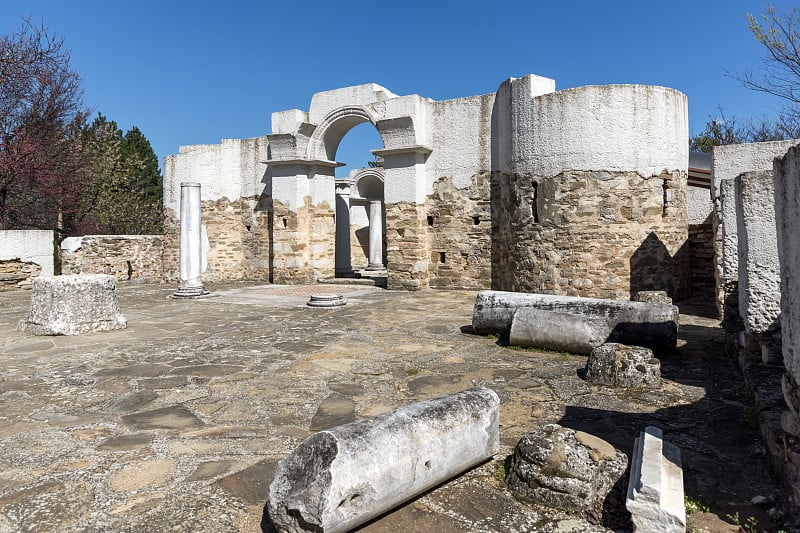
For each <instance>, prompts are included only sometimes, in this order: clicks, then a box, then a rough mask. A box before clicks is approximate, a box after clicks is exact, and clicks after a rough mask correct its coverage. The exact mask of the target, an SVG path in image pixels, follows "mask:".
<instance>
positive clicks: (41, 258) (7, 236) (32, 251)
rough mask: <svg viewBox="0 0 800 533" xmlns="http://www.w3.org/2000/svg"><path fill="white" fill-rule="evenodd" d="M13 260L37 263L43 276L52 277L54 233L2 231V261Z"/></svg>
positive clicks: (0, 243)
mask: <svg viewBox="0 0 800 533" xmlns="http://www.w3.org/2000/svg"><path fill="white" fill-rule="evenodd" d="M13 259H19V260H20V261H23V262H25V263H36V264H37V265H39V266H40V267H41V268H42V273H41V275H42V276H52V275H53V231H52V230H32V229H23V230H3V231H0V260H5V261H8V260H13Z"/></svg>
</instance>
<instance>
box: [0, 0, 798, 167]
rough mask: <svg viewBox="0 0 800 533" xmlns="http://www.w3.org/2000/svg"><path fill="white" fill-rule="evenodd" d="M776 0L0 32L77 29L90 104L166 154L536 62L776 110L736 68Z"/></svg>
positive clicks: (275, 10) (140, 22)
mask: <svg viewBox="0 0 800 533" xmlns="http://www.w3.org/2000/svg"><path fill="white" fill-rule="evenodd" d="M765 5H766V4H765V3H762V2H754V1H735V0H727V1H726V0H707V1H704V2H689V1H683V0H674V1H662V2H648V1H643V0H638V1H635V2H634V1H630V2H629V1H614V0H605V1H598V0H594V1H583V0H577V1H571V2H570V1H561V2H535V1H524V0H519V1H508V0H494V1H490V2H474V1H472V0H465V1H462V2H437V1H435V0H428V1H417V0H404V1H402V2H398V1H395V2H382V1H380V0H378V1H372V2H355V1H345V0H343V1H327V2H321V1H316V0H310V1H302V2H300V1H294V2H292V1H286V0H283V1H272V0H269V1H267V0H262V1H235V0H231V1H229V2H206V1H202V0H196V1H193V2H188V1H182V0H176V1H171V0H159V1H151V0H138V1H136V2H114V1H109V0H103V1H80V0H76V1H75V2H65V1H64V0H3V7H2V14H0V32H2V33H9V32H11V31H13V30H14V29H15V28H16V27H18V26H19V23H20V21H21V17H22V16H26V17H27V16H30V17H31V18H32V19H33V20H34V21H41V22H44V23H45V24H46V25H47V26H48V27H49V28H50V29H51V31H53V32H54V33H56V34H58V35H60V36H62V37H64V39H65V41H66V45H67V47H68V48H70V49H71V51H72V64H73V67H74V68H75V70H77V71H78V72H79V73H80V74H81V75H82V77H83V80H84V83H83V86H84V92H85V99H86V103H87V104H88V105H90V106H91V107H92V108H93V109H94V110H95V111H99V112H102V113H103V114H104V115H106V116H107V117H109V118H110V119H112V120H115V121H117V123H118V124H119V125H120V127H121V128H122V129H128V128H130V127H131V126H133V125H136V126H138V127H139V128H140V129H141V130H142V132H143V133H144V134H145V136H147V138H148V139H150V141H151V143H152V144H153V147H154V149H155V150H156V153H157V154H158V156H159V159H160V160H161V161H162V163H163V159H164V156H166V155H168V154H172V153H176V152H177V151H178V147H179V146H180V145H184V144H200V143H217V142H219V140H220V139H222V138H245V137H255V136H259V135H264V134H267V133H269V132H270V115H271V113H272V112H274V111H282V110H285V109H291V108H299V109H304V110H307V109H308V105H309V102H310V99H311V95H312V94H313V93H315V92H318V91H322V90H328V89H334V88H337V87H344V86H348V85H357V84H361V83H367V82H375V83H378V84H380V85H383V86H384V87H386V88H387V89H389V90H391V91H392V92H394V93H396V94H400V95H404V94H415V93H416V94H419V95H421V96H424V97H428V98H433V99H435V100H442V99H447V98H456V97H460V96H470V95H475V94H484V93H490V92H494V91H495V90H496V89H497V86H498V85H499V84H500V83H501V82H502V81H503V80H504V79H506V78H508V77H512V76H513V77H519V76H522V75H525V74H529V73H534V74H538V75H541V76H547V77H550V78H554V79H555V80H556V86H557V88H558V89H565V88H569V87H576V86H580V85H597V84H608V83H642V84H652V85H664V86H668V87H674V88H676V89H678V90H680V91H682V92H684V93H685V94H686V95H687V96H688V97H689V121H690V132H691V133H692V134H696V133H699V132H700V131H702V129H703V125H704V123H705V122H706V120H707V119H708V117H709V115H712V116H717V115H718V111H717V107H718V106H721V107H722V109H723V110H724V112H725V114H726V115H727V116H736V117H737V118H739V119H746V118H749V117H760V116H764V115H766V116H768V117H771V116H774V115H775V114H776V113H777V111H778V108H779V106H780V102H778V101H776V100H775V99H774V98H772V97H769V96H768V95H763V94H760V93H756V92H753V91H750V90H748V89H745V88H743V87H741V86H740V84H739V83H738V82H737V81H736V80H735V79H732V78H731V77H730V76H729V74H728V73H731V74H737V73H741V72H744V71H745V70H747V69H749V68H753V69H758V68H759V65H760V61H761V57H762V56H763V53H764V52H763V51H762V48H761V46H760V45H759V44H758V43H757V42H755V40H754V39H753V38H752V35H751V34H750V32H749V30H748V27H747V20H746V13H748V12H753V13H758V12H760V11H761V10H763V8H764V7H765ZM774 5H775V6H776V8H777V9H778V10H779V11H785V10H786V8H787V6H789V5H791V3H790V2H786V1H785V0H780V1H778V2H774ZM376 142H377V143H378V144H380V140H379V138H378V137H377V133H375V132H374V130H371V129H370V127H369V126H368V125H362V126H359V127H357V128H356V129H354V130H353V131H351V133H349V134H348V135H347V136H346V137H345V139H344V141H343V142H342V145H341V146H340V151H339V153H338V154H337V159H338V160H339V161H345V162H348V163H351V164H353V163H355V164H356V165H361V164H363V162H364V161H366V160H367V159H371V157H372V156H371V154H370V153H369V152H368V149H369V148H376V147H378V146H376Z"/></svg>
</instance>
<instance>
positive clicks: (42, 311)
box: [17, 274, 128, 335]
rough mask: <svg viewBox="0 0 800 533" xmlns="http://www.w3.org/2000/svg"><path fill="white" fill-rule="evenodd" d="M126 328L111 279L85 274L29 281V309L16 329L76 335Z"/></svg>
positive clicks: (104, 275)
mask: <svg viewBox="0 0 800 533" xmlns="http://www.w3.org/2000/svg"><path fill="white" fill-rule="evenodd" d="M127 325H128V321H127V320H126V319H125V317H124V316H122V313H121V312H120V309H119V303H118V301H117V292H116V282H115V281H114V277H113V276H109V275H107V274H86V275H70V276H40V277H38V278H36V279H35V280H33V292H32V293H31V309H30V312H29V313H28V316H27V317H26V318H25V319H23V320H21V321H20V322H19V325H18V326H17V329H18V330H19V331H24V332H26V333H31V334H33V335H80V334H82V333H90V332H94V331H111V330H115V329H125V328H126V327H127Z"/></svg>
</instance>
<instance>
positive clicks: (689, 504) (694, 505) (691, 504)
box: [683, 494, 711, 515]
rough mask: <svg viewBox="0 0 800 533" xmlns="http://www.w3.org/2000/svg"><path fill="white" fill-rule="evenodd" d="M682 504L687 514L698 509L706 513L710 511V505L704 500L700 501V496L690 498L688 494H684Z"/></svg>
mask: <svg viewBox="0 0 800 533" xmlns="http://www.w3.org/2000/svg"><path fill="white" fill-rule="evenodd" d="M683 504H684V506H685V507H686V514H687V515H690V514H692V513H696V512H698V511H700V512H702V513H708V512H710V511H711V507H710V506H709V505H708V504H707V503H706V502H704V501H702V500H701V499H700V498H692V497H691V496H689V495H688V494H684V496H683Z"/></svg>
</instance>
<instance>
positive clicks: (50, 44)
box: [0, 20, 162, 240]
mask: <svg viewBox="0 0 800 533" xmlns="http://www.w3.org/2000/svg"><path fill="white" fill-rule="evenodd" d="M88 113H89V112H88V110H87V108H86V107H85V106H84V104H83V95H82V92H81V79H80V76H78V74H77V73H76V72H75V71H74V70H72V68H71V67H70V57H69V52H68V51H67V50H66V48H65V47H64V42H63V40H62V39H59V38H56V37H54V36H52V35H51V34H49V33H48V31H47V29H46V28H45V27H44V26H36V25H34V24H32V23H31V22H30V21H28V20H26V21H24V22H23V24H22V25H21V27H20V29H19V30H18V31H17V32H15V33H12V34H10V35H4V36H0V229H12V228H39V229H54V230H56V232H57V239H59V240H60V239H61V238H63V237H65V236H68V235H79V234H86V233H154V232H160V231H161V225H162V216H161V187H162V179H161V174H160V171H159V168H158V158H157V157H156V155H155V153H154V152H153V149H152V147H151V146H150V143H149V141H148V140H147V139H146V138H145V136H144V135H143V134H142V132H141V131H140V130H139V129H138V128H137V127H135V126H134V127H133V128H131V130H130V131H128V132H127V133H125V134H124V135H123V133H122V131H121V130H120V129H119V128H118V127H117V124H116V123H115V122H113V121H109V120H108V119H107V118H106V117H104V116H103V115H98V116H97V117H96V118H95V119H94V120H93V121H92V122H91V123H90V124H89V123H87V118H86V117H87V116H88Z"/></svg>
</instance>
